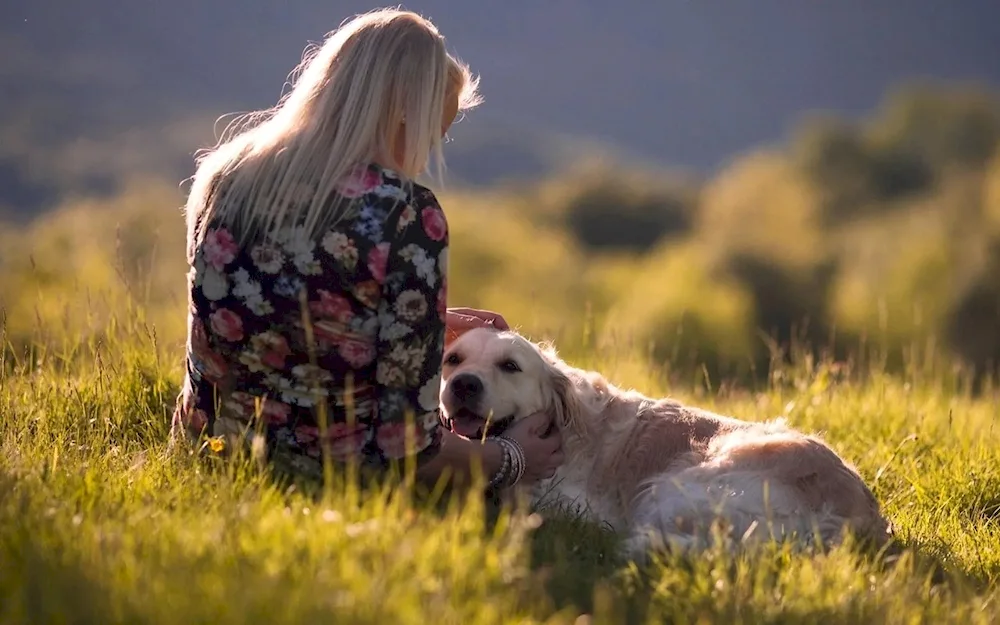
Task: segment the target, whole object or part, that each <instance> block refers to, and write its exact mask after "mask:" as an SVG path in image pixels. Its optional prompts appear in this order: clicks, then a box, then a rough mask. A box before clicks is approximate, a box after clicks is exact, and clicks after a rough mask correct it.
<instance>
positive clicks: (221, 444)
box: [208, 436, 226, 454]
mask: <svg viewBox="0 0 1000 625" xmlns="http://www.w3.org/2000/svg"><path fill="white" fill-rule="evenodd" d="M208 448H209V449H211V450H212V451H213V452H214V453H217V454H221V453H222V450H224V449H225V448H226V441H225V440H223V438H222V437H221V436H215V437H213V438H210V439H208Z"/></svg>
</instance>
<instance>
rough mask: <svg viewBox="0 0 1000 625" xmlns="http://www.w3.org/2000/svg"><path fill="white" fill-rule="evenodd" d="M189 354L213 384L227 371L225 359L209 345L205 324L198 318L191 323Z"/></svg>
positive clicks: (199, 369)
mask: <svg viewBox="0 0 1000 625" xmlns="http://www.w3.org/2000/svg"><path fill="white" fill-rule="evenodd" d="M191 355H192V357H193V358H194V360H195V363H194V364H195V368H196V369H197V370H198V372H199V373H200V374H201V375H202V376H204V377H205V379H206V380H208V381H209V382H211V383H213V384H218V383H219V382H221V381H222V378H223V377H225V375H226V373H228V372H229V367H228V366H227V365H226V361H225V359H224V358H223V357H222V356H220V355H219V354H217V353H215V352H214V351H212V348H211V347H210V346H209V344H208V336H207V335H206V334H205V326H204V324H202V322H201V320H200V319H194V320H193V322H192V323H191Z"/></svg>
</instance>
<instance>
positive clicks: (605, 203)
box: [542, 166, 698, 253]
mask: <svg viewBox="0 0 1000 625" xmlns="http://www.w3.org/2000/svg"><path fill="white" fill-rule="evenodd" d="M545 187H546V188H545V189H544V190H543V191H542V196H543V197H545V198H546V201H547V203H548V209H547V210H548V212H549V213H550V214H554V215H555V216H557V217H558V219H559V222H561V224H562V225H563V227H564V228H566V229H568V231H569V232H570V233H571V234H572V235H573V236H574V237H575V238H576V239H577V240H578V241H579V242H580V243H581V244H582V245H583V246H584V247H585V248H586V249H587V250H589V251H592V252H599V253H600V252H616V251H631V252H645V251H648V250H649V249H651V248H652V247H653V246H655V245H656V244H657V243H658V242H660V241H661V240H662V239H664V238H670V237H676V236H678V235H684V234H687V233H688V231H690V229H691V225H692V219H693V216H694V212H695V210H696V207H697V197H698V189H697V187H696V186H695V185H694V184H693V183H692V182H689V181H684V180H681V179H678V178H675V177H666V176H664V175H663V174H662V173H661V174H660V175H659V176H656V175H654V174H652V173H647V172H641V171H637V170H634V169H629V168H626V167H608V166H603V167H592V166H590V167H588V166H585V167H583V168H582V169H579V170H575V171H573V172H571V173H569V174H567V175H565V176H564V177H561V178H559V179H557V180H555V181H551V182H549V183H548V184H547V185H545Z"/></svg>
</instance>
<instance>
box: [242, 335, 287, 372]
mask: <svg viewBox="0 0 1000 625" xmlns="http://www.w3.org/2000/svg"><path fill="white" fill-rule="evenodd" d="M291 355H292V350H291V349H290V348H289V347H288V341H286V340H285V337H283V336H281V335H280V334H278V333H277V332H272V331H270V330H268V331H267V332H261V333H260V334H255V335H254V336H252V337H251V338H250V350H249V353H245V354H244V356H241V357H240V360H241V362H243V361H244V360H246V362H244V364H247V365H248V366H250V365H253V366H252V367H251V369H250V370H251V371H260V370H261V369H259V368H257V367H258V363H259V364H263V365H264V366H266V367H269V368H271V369H282V368H284V366H285V358H288V357H289V356H291Z"/></svg>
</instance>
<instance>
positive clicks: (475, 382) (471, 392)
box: [451, 373, 483, 402]
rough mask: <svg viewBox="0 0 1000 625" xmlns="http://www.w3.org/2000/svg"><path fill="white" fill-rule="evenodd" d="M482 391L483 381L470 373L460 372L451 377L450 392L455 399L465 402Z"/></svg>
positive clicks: (476, 396) (474, 397)
mask: <svg viewBox="0 0 1000 625" xmlns="http://www.w3.org/2000/svg"><path fill="white" fill-rule="evenodd" d="M482 392H483V381H482V380H480V379H479V376H477V375H473V374H471V373H460V374H459V375H456V376H455V377H454V378H452V379H451V394H452V395H454V396H455V399H458V400H461V401H463V402H467V401H470V400H473V399H476V398H478V397H479V396H480V395H481V394H482Z"/></svg>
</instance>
